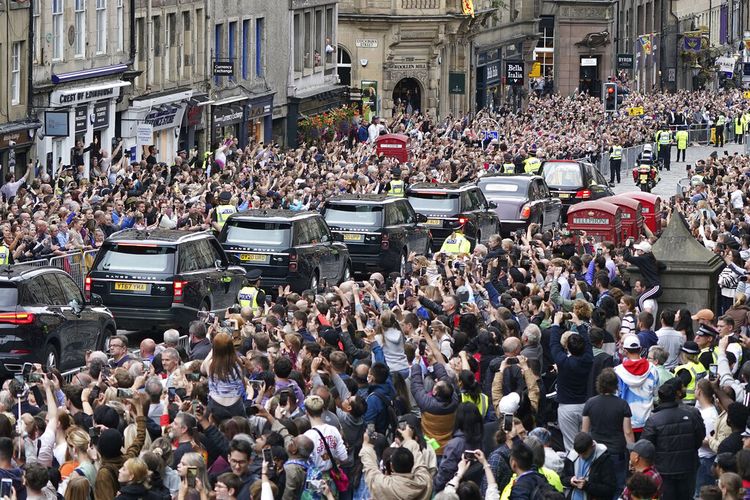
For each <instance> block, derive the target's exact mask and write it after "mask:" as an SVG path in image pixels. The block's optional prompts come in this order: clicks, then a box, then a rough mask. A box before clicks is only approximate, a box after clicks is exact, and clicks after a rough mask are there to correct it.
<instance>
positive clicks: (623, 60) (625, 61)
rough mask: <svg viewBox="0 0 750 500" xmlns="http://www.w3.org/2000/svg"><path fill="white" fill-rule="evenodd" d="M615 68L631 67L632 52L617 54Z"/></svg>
mask: <svg viewBox="0 0 750 500" xmlns="http://www.w3.org/2000/svg"><path fill="white" fill-rule="evenodd" d="M617 69H633V54H617Z"/></svg>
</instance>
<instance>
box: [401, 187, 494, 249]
mask: <svg viewBox="0 0 750 500" xmlns="http://www.w3.org/2000/svg"><path fill="white" fill-rule="evenodd" d="M406 197H407V198H408V200H409V203H411V206H412V207H414V210H415V211H416V212H417V213H419V214H422V215H424V216H425V217H427V222H426V223H425V225H426V226H427V227H428V228H429V229H430V233H431V234H432V245H433V249H436V250H438V249H440V247H441V246H442V245H443V242H444V241H445V239H446V238H447V237H448V236H450V234H451V233H452V232H453V231H455V229H456V228H458V227H460V226H464V235H465V236H466V238H467V239H468V240H469V241H470V242H471V248H472V249H473V248H474V245H476V244H477V243H486V242H487V241H488V240H489V237H490V236H492V235H493V234H498V233H500V220H499V219H498V218H497V214H495V212H494V209H495V208H497V207H496V205H495V204H494V203H493V202H491V201H487V199H486V198H485V197H484V194H483V193H482V191H480V189H479V188H478V187H477V186H476V185H474V184H430V183H427V182H424V183H419V184H414V185H412V186H409V188H408V189H407V191H406Z"/></svg>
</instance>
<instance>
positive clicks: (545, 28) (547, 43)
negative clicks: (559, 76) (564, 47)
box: [534, 16, 555, 79]
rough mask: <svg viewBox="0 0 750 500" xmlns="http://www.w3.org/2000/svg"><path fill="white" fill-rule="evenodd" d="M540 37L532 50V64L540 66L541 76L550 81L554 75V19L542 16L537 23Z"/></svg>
mask: <svg viewBox="0 0 750 500" xmlns="http://www.w3.org/2000/svg"><path fill="white" fill-rule="evenodd" d="M539 31H540V32H541V35H542V36H540V37H539V41H538V42H537V44H536V48H535V49H534V62H538V63H539V64H541V76H542V77H543V78H545V79H552V78H554V75H555V64H554V59H555V18H554V17H552V16H542V18H541V20H540V22H539Z"/></svg>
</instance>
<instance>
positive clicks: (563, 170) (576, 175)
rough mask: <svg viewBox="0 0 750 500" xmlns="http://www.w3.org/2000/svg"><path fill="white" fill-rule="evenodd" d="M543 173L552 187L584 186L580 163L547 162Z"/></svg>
mask: <svg viewBox="0 0 750 500" xmlns="http://www.w3.org/2000/svg"><path fill="white" fill-rule="evenodd" d="M542 175H543V176H544V180H545V181H547V185H548V186H549V187H551V188H579V187H581V186H583V178H582V177H581V167H580V166H579V165H578V163H547V164H546V165H545V166H544V170H543V171H542Z"/></svg>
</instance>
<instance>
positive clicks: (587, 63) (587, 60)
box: [581, 57, 597, 67]
mask: <svg viewBox="0 0 750 500" xmlns="http://www.w3.org/2000/svg"><path fill="white" fill-rule="evenodd" d="M596 65H597V60H596V57H582V58H581V66H583V67H593V66H596Z"/></svg>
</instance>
